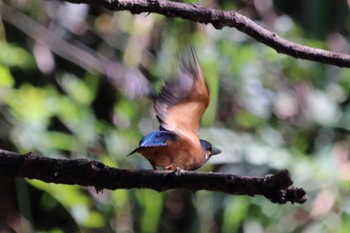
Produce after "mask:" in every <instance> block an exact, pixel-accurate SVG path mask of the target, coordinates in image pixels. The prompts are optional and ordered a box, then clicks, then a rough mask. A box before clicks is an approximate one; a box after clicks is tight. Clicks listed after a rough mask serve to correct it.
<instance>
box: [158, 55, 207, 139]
mask: <svg viewBox="0 0 350 233" xmlns="http://www.w3.org/2000/svg"><path fill="white" fill-rule="evenodd" d="M208 104H209V90H208V87H207V83H206V82H205V79H204V77H203V74H202V71H201V69H200V66H199V63H198V59H197V56H196V53H195V51H194V49H193V48H191V50H190V55H189V56H188V59H187V60H185V59H182V61H181V69H180V71H179V73H178V79H177V80H175V81H174V82H173V83H166V84H165V86H164V87H163V89H162V90H161V92H160V94H159V95H158V96H156V98H155V103H154V108H155V111H156V114H157V118H158V120H159V122H160V129H161V130H169V131H175V132H177V133H179V132H180V133H184V134H195V135H196V136H198V129H199V122H200V119H201V118H202V116H203V114H204V111H205V110H206V108H207V107H208Z"/></svg>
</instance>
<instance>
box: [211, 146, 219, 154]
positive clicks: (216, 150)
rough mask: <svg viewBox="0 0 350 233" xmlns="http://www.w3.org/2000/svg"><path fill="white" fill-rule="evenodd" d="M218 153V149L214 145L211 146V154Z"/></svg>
mask: <svg viewBox="0 0 350 233" xmlns="http://www.w3.org/2000/svg"><path fill="white" fill-rule="evenodd" d="M220 153H221V150H220V149H218V148H215V147H212V148H211V155H217V154H220Z"/></svg>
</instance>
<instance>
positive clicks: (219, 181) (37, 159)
mask: <svg viewBox="0 0 350 233" xmlns="http://www.w3.org/2000/svg"><path fill="white" fill-rule="evenodd" d="M0 175H2V176H9V177H22V178H29V179H38V180H41V181H44V182H48V183H51V182H52V183H58V184H77V185H82V186H94V187H95V188H96V190H97V191H100V190H103V189H111V190H115V189H131V188H149V189H154V190H156V191H165V190H169V189H178V188H183V189H189V190H191V191H193V192H195V191H198V190H208V191H217V192H224V193H229V194H235V195H249V196H255V195H263V196H265V197H266V198H267V199H269V200H270V201H271V202H274V203H280V204H284V203H286V202H291V203H304V202H305V201H306V200H307V195H306V193H305V191H304V190H303V189H302V188H296V187H294V186H293V181H292V180H291V178H290V174H289V172H288V171H287V170H282V171H280V172H279V173H277V174H272V175H266V176H262V177H258V176H237V175H231V174H222V173H211V172H209V173H208V172H193V171H184V170H175V171H152V170H126V169H116V168H112V167H109V166H106V165H104V164H103V163H101V162H98V161H91V160H86V159H71V160H69V159H55V158H47V157H41V156H38V155H36V154H34V153H31V152H30V153H27V154H18V153H14V152H9V151H5V150H1V149H0Z"/></svg>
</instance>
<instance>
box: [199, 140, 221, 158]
mask: <svg viewBox="0 0 350 233" xmlns="http://www.w3.org/2000/svg"><path fill="white" fill-rule="evenodd" d="M200 143H201V146H202V149H203V155H204V157H205V160H208V159H209V158H210V157H211V156H212V155H217V154H220V153H221V150H219V149H218V148H215V147H213V146H212V145H211V143H210V142H208V141H206V140H203V139H200Z"/></svg>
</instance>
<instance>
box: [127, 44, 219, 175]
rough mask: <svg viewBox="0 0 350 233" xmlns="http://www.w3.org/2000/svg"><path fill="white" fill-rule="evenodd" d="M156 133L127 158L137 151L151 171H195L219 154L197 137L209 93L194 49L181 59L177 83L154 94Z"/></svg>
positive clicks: (151, 134)
mask: <svg viewBox="0 0 350 233" xmlns="http://www.w3.org/2000/svg"><path fill="white" fill-rule="evenodd" d="M153 98H154V109H155V112H156V116H157V119H158V121H159V123H160V127H159V129H160V130H159V131H156V132H152V133H150V134H148V135H146V136H145V137H144V138H142V139H141V141H140V143H139V145H138V146H137V148H136V149H135V150H133V151H132V152H131V153H130V154H129V155H131V154H133V153H135V152H139V153H141V154H142V155H143V156H144V157H145V158H146V159H148V161H149V162H150V163H151V165H152V167H153V169H156V167H164V168H165V169H167V170H174V169H176V168H181V169H184V170H196V169H198V168H199V167H201V166H202V165H203V164H204V163H205V162H206V161H207V160H208V159H209V158H210V157H211V156H212V155H215V154H219V153H221V151H220V150H219V149H217V148H215V147H213V146H212V145H211V144H210V143H209V142H208V141H205V140H203V139H200V138H199V132H198V130H199V122H200V119H201V118H202V116H203V114H204V111H205V110H206V109H207V107H208V104H209V90H208V86H207V83H206V81H205V79H204V76H203V74H202V71H201V68H200V66H199V63H198V59H197V56H196V53H195V51H194V49H193V48H192V47H191V48H190V52H189V54H188V59H187V60H185V59H181V67H180V71H179V73H178V77H177V80H175V81H174V82H172V83H166V84H165V86H164V87H163V88H162V90H161V92H160V93H159V94H157V95H154V97H153Z"/></svg>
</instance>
